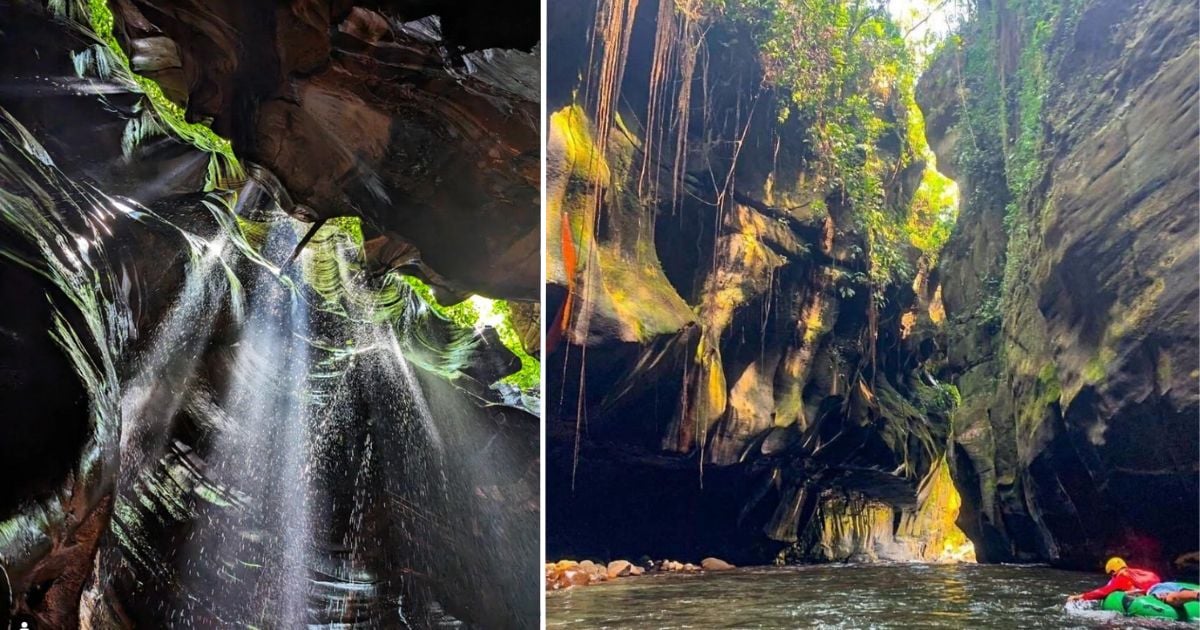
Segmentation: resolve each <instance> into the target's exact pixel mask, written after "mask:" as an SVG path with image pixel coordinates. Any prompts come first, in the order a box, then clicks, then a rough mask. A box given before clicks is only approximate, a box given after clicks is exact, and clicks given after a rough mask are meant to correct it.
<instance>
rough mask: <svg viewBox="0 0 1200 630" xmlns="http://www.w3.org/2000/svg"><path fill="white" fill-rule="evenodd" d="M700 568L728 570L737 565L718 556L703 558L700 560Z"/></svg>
mask: <svg viewBox="0 0 1200 630" xmlns="http://www.w3.org/2000/svg"><path fill="white" fill-rule="evenodd" d="M700 568H702V569H704V570H705V571H728V570H730V569H734V568H737V567H734V566H733V565H732V564H729V563H728V562H725V561H724V560H722V559H720V558H705V559H703V560H701V561H700Z"/></svg>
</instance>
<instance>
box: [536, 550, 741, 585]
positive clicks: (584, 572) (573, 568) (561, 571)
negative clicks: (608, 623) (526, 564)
mask: <svg viewBox="0 0 1200 630" xmlns="http://www.w3.org/2000/svg"><path fill="white" fill-rule="evenodd" d="M643 565H644V566H643ZM733 568H736V567H734V566H733V565H732V564H729V563H728V562H725V561H724V560H721V559H720V558H705V559H703V560H701V561H700V564H699V565H695V564H692V563H690V562H689V563H683V562H679V561H678V560H659V561H657V562H654V561H652V560H650V559H649V558H646V559H645V560H644V562H643V563H642V564H634V563H632V562H630V561H628V560H613V561H612V562H609V563H608V564H601V563H599V562H595V561H592V560H583V561H581V562H576V561H574V560H559V561H558V562H552V563H548V564H546V590H548V591H557V590H562V589H567V588H572V587H575V586H587V585H589V584H596V583H599V582H606V581H608V580H615V579H619V578H624V577H636V576H639V575H643V574H645V573H647V572H653V573H699V572H702V571H728V570H730V569H733Z"/></svg>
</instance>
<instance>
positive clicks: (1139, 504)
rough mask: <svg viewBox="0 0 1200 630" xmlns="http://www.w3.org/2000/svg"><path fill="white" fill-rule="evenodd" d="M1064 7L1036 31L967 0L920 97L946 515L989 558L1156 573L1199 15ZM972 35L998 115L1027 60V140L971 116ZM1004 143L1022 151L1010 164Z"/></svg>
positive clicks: (1191, 9)
mask: <svg viewBox="0 0 1200 630" xmlns="http://www.w3.org/2000/svg"><path fill="white" fill-rule="evenodd" d="M1064 7H1065V8H1064V13H1063V14H1061V16H1060V19H1057V20H1054V21H1053V22H1051V25H1050V27H1051V29H1052V31H1051V32H1050V35H1049V36H1048V37H1046V38H1045V39H1044V41H1035V39H1034V36H1033V35H1032V31H1033V27H1034V25H1033V24H1032V22H1033V21H1034V20H1036V19H1037V16H1036V15H1031V14H1033V13H1034V12H1033V11H1032V10H1031V9H1028V8H1019V7H1012V6H1006V4H1005V3H1003V2H998V3H981V8H980V11H981V16H979V17H977V18H976V19H975V20H974V21H973V22H972V23H971V24H969V25H967V27H966V28H965V29H964V33H963V37H964V41H963V42H962V43H961V45H949V46H947V48H946V49H945V50H944V51H943V52H942V53H941V54H940V56H939V57H938V58H937V59H936V60H935V61H934V63H933V66H932V67H931V68H930V69H929V70H928V71H927V72H926V73H925V77H924V78H923V79H922V81H921V84H920V86H919V88H918V93H917V94H918V99H919V100H920V101H921V104H922V107H923V109H924V110H925V111H926V114H927V120H928V121H929V125H928V128H927V132H928V134H929V139H930V144H931V145H932V146H933V148H934V150H935V151H936V153H937V155H938V158H939V164H941V165H943V170H944V171H947V172H948V173H949V174H950V175H951V176H952V177H954V178H955V179H956V180H957V181H958V183H959V184H960V186H961V187H962V193H963V194H962V197H963V200H964V206H963V208H962V212H961V215H960V218H959V223H958V225H957V227H956V229H955V232H954V235H953V237H952V238H951V241H950V243H949V245H948V246H947V248H946V252H945V253H944V255H943V258H942V262H941V265H940V274H941V279H942V289H943V293H942V295H943V299H944V302H945V307H946V313H947V317H948V321H949V327H948V330H947V336H948V340H947V360H948V364H947V372H948V374H947V375H948V376H952V377H953V378H954V380H955V381H956V382H957V383H958V385H959V389H960V391H961V393H962V397H963V405H962V407H960V408H959V409H958V411H957V412H956V413H955V415H954V439H955V443H956V446H955V453H956V455H957V456H956V457H955V459H954V463H955V476H956V480H957V482H958V484H959V486H960V488H962V490H963V495H964V497H965V498H966V500H967V502H968V504H969V508H970V509H968V510H964V516H963V519H962V524H963V526H964V528H965V529H966V531H967V532H968V534H970V535H971V536H972V538H973V539H974V540H975V543H976V547H977V550H978V551H979V553H980V556H981V557H982V558H985V559H987V560H991V561H1007V560H1011V559H1025V560H1033V559H1051V560H1054V561H1056V562H1059V563H1062V564H1065V565H1069V566H1077V567H1086V568H1093V567H1095V566H1097V564H1096V563H1097V562H1098V561H1100V560H1102V557H1104V556H1107V555H1111V554H1118V553H1121V554H1126V555H1127V556H1129V557H1132V558H1135V559H1136V560H1137V561H1138V562H1144V563H1150V564H1152V565H1153V566H1155V567H1158V568H1160V569H1166V568H1167V567H1168V565H1169V563H1170V562H1171V561H1172V560H1173V559H1174V558H1176V557H1177V556H1179V555H1180V554H1183V553H1185V552H1191V551H1195V550H1196V546H1197V538H1198V536H1200V532H1198V530H1197V524H1198V522H1200V514H1198V512H1197V496H1198V494H1200V487H1198V485H1197V479H1198V472H1200V471H1198V461H1200V459H1198V457H1197V449H1198V443H1197V414H1198V413H1200V407H1198V401H1200V398H1198V394H1200V391H1198V388H1197V378H1198V377H1200V372H1197V367H1198V361H1197V343H1198V340H1197V323H1198V322H1197V298H1198V283H1197V277H1196V270H1197V262H1198V258H1197V245H1198V243H1197V203H1198V197H1197V187H1196V182H1197V176H1198V175H1197V100H1196V93H1197V75H1196V72H1195V70H1196V58H1197V15H1196V12H1195V6H1194V5H1193V4H1192V3H1188V2H1172V1H1163V2H1117V1H1115V0H1098V1H1091V2H1083V3H1075V4H1074V5H1070V6H1068V5H1064ZM985 40H986V41H990V42H996V44H995V45H994V47H992V48H990V49H988V52H989V54H988V55H987V59H986V60H985V61H986V62H987V65H991V66H992V67H994V68H996V72H997V73H998V75H999V76H998V79H999V83H1000V85H1001V86H1002V87H1001V90H1003V91H1002V92H1000V98H1001V99H1003V106H1004V111H1005V112H1006V115H1004V116H1002V118H1003V119H1004V120H1008V121H1019V120H1020V119H1021V117H1022V116H1023V115H1027V114H1028V113H1029V109H1030V108H1031V107H1032V106H1033V105H1035V104H1036V103H1032V104H1031V100H1030V99H1028V98H1022V97H1021V92H1020V85H1021V83H1022V82H1023V81H1025V82H1028V81H1032V80H1034V79H1033V78H1031V70H1030V66H1027V65H1026V66H1022V65H1021V63H1020V62H1019V61H1018V60H1020V59H1022V58H1023V57H1022V56H1023V55H1025V56H1026V57H1024V58H1029V56H1037V57H1040V58H1042V59H1043V60H1044V61H1043V62H1042V63H1041V64H1038V65H1037V67H1038V68H1039V69H1040V71H1041V72H1044V76H1045V77H1046V89H1045V91H1044V101H1043V105H1042V110H1041V111H1042V113H1041V116H1040V117H1039V119H1038V125H1037V127H1036V128H1032V131H1033V132H1032V133H1026V134H1025V135H1021V134H1020V132H1019V131H1017V130H1016V127H1017V124H1015V123H1014V124H1011V125H1009V127H1008V129H1009V134H1008V137H1007V138H1005V137H1004V136H1003V134H1001V133H999V132H998V131H997V129H995V128H992V129H987V128H985V127H982V126H980V125H978V124H977V123H976V124H974V125H973V124H972V119H971V111H972V108H975V110H976V111H977V110H978V109H982V108H984V107H986V102H985V101H986V99H987V98H989V89H992V90H994V88H989V86H988V82H989V81H993V80H994V79H992V78H990V77H988V76H984V75H982V74H979V73H975V74H973V73H972V68H977V67H980V66H979V65H975V66H972V65H971V64H972V63H975V62H973V61H972V60H971V57H970V56H971V55H979V54H981V53H980V52H979V51H980V50H981V49H982V48H985V47H983V46H980V45H979V43H980V42H982V41H985ZM1035 46H1036V47H1038V48H1037V50H1033V51H1031V50H1030V49H1031V48H1032V47H1035ZM1022 140H1032V141H1033V142H1034V143H1035V145H1036V146H1037V147H1038V149H1037V152H1036V156H1037V159H1035V160H1033V161H1031V162H1025V163H1023V162H1020V161H1019V156H1020V149H1019V147H1018V144H1019V142H1021V141H1022ZM1026 163H1028V164H1031V166H1029V168H1030V169H1031V171H1032V173H1031V174H1030V175H1029V176H1028V180H1029V181H1030V182H1031V185H1030V186H1029V189H1028V191H1026V192H1024V193H1022V191H1021V190H1020V186H1019V184H1018V181H1017V180H1018V178H1020V177H1022V176H1023V175H1022V174H1021V173H1020V172H1019V169H1020V168H1023V167H1024V166H1025V164H1026ZM1006 206H1010V208H1009V210H1008V211H1007V214H1008V217H1007V218H1006Z"/></svg>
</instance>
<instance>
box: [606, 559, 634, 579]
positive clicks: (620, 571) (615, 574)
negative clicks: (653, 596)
mask: <svg viewBox="0 0 1200 630" xmlns="http://www.w3.org/2000/svg"><path fill="white" fill-rule="evenodd" d="M632 570H633V564H631V563H630V562H629V561H628V560H613V561H612V562H609V563H608V570H607V574H608V579H610V580H611V579H613V578H619V577H625V576H627V575H629V573H630V572H631V571H632Z"/></svg>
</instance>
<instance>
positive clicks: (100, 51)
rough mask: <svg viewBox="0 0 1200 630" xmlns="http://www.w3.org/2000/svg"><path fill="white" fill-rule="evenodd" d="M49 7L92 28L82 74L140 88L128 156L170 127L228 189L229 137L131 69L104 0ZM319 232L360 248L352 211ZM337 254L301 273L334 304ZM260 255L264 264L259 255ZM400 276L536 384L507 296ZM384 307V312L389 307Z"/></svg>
mask: <svg viewBox="0 0 1200 630" xmlns="http://www.w3.org/2000/svg"><path fill="white" fill-rule="evenodd" d="M50 7H51V9H52V10H54V11H55V12H56V13H57V14H58V15H60V16H65V17H68V18H70V19H72V20H75V21H76V22H78V23H80V24H82V25H84V26H86V27H88V28H90V29H91V30H92V31H93V32H94V33H95V34H96V36H97V37H98V38H99V39H100V40H101V41H102V42H103V44H104V45H103V46H101V45H97V46H95V47H93V48H90V49H87V50H85V51H82V52H81V53H79V54H77V55H76V58H75V64H76V70H77V71H78V72H79V73H80V74H81V75H82V74H83V73H84V72H86V71H89V70H91V71H94V72H95V73H96V74H97V76H99V77H100V78H102V79H120V80H125V81H126V82H131V83H132V84H133V85H131V87H134V86H136V88H137V90H138V91H140V92H141V93H142V94H143V96H144V99H143V100H142V102H141V103H140V104H139V108H140V112H141V115H140V116H139V117H137V118H133V119H130V120H129V121H128V123H127V126H126V129H125V134H124V137H123V138H122V148H123V150H124V151H125V153H126V155H130V154H131V153H132V150H133V148H134V147H135V146H136V145H137V144H138V143H139V142H141V141H142V140H143V139H145V138H149V137H152V136H154V135H167V134H171V135H174V136H176V137H178V138H180V139H181V140H183V141H184V142H187V143H189V144H191V145H192V146H195V147H196V148H198V149H200V150H202V151H205V152H207V153H209V154H210V160H209V167H208V169H209V171H208V178H207V182H206V190H208V191H213V190H224V189H229V188H231V187H234V186H236V185H237V183H238V182H240V181H241V180H242V179H243V178H244V173H243V171H242V167H241V165H240V163H239V162H238V160H237V157H236V156H235V155H234V153H233V146H232V145H231V144H230V142H229V140H227V139H225V138H222V137H221V136H219V135H217V134H216V132H214V131H213V130H212V129H211V128H210V127H208V126H206V125H203V124H199V123H189V122H187V119H186V116H185V112H184V110H183V108H182V107H180V106H179V105H178V104H176V103H174V102H173V101H171V100H170V99H168V98H167V96H166V94H165V93H164V92H163V90H162V87H161V86H159V85H158V83H156V82H155V81H153V80H152V79H149V78H146V77H143V76H139V75H137V74H134V73H133V72H132V71H131V70H130V66H129V57H128V55H126V54H125V51H124V50H122V49H121V46H120V45H119V43H118V42H117V39H116V35H115V34H114V33H113V28H114V24H115V21H114V18H113V14H112V11H111V9H110V8H109V6H108V0H51V2H50ZM222 210H224V211H222ZM227 212H228V208H223V209H222V208H218V209H217V211H216V212H215V213H214V214H215V215H217V216H218V217H219V218H226V217H232V214H227ZM226 227H227V228H229V229H231V230H235V231H236V232H237V233H238V234H240V235H242V237H243V238H244V240H245V241H246V243H247V246H246V247H243V248H242V249H243V253H245V254H247V255H249V256H251V257H253V258H258V256H257V253H256V252H255V251H254V248H253V247H252V246H250V245H249V244H252V243H254V242H256V241H261V239H262V238H263V237H264V235H265V231H264V230H265V228H264V226H262V225H260V224H254V223H252V222H248V221H245V220H242V219H240V218H236V217H235V218H233V219H232V220H231V221H229V225H227V226H226ZM322 234H323V235H325V236H324V237H322V238H315V239H314V240H313V242H312V243H310V247H321V246H323V245H324V244H325V243H324V242H325V241H327V240H328V239H329V238H330V236H331V235H334V234H338V235H342V236H344V237H346V238H347V239H349V241H350V243H351V244H352V245H354V246H356V247H358V248H359V249H361V248H362V244H363V235H362V226H361V223H360V221H359V219H358V218H357V217H338V218H334V219H331V220H330V221H329V223H328V224H327V225H326V226H325V228H323V229H322ZM340 260H341V258H340V257H337V256H320V257H314V258H313V261H312V262H311V263H310V267H311V268H309V269H306V270H305V277H306V280H309V281H311V282H313V283H314V284H313V287H314V289H315V290H316V291H317V292H318V293H319V294H322V295H324V296H325V297H326V300H327V301H329V302H330V304H331V305H332V307H333V308H336V304H335V303H336V299H331V297H330V296H333V295H335V294H338V295H340V294H341V291H340V290H339V289H340V269H338V268H337V267H336V266H337V265H338V264H340V263H339V261H340ZM259 262H260V263H264V264H265V263H266V261H262V260H261V258H260V259H259ZM314 265H315V266H314ZM231 279H234V278H231ZM234 280H235V279H234ZM405 281H406V282H407V284H408V285H409V286H410V287H412V288H413V290H414V292H415V293H416V294H417V295H418V297H420V299H421V300H422V301H423V302H424V303H426V304H427V305H429V307H430V309H431V310H432V311H433V312H435V313H436V314H437V315H438V316H440V317H442V318H444V319H447V320H449V321H451V322H453V323H455V324H457V325H458V326H460V327H463V328H466V329H471V330H478V328H479V325H480V323H479V322H480V320H481V319H483V320H485V321H494V327H495V329H496V332H497V334H498V335H499V337H500V341H501V342H502V343H503V344H504V346H505V347H506V348H508V349H509V350H510V351H512V352H513V353H514V354H515V355H516V356H517V358H518V359H520V361H521V369H520V371H518V372H516V373H514V374H512V375H510V376H508V377H505V378H504V379H503V380H502V382H504V383H509V384H511V385H514V386H516V387H519V388H521V389H522V390H525V391H533V390H536V389H537V388H538V387H539V382H540V365H539V364H538V361H537V360H536V359H534V358H533V357H531V356H529V354H528V353H527V352H525V349H524V347H523V345H522V344H521V339H520V335H519V334H518V333H517V331H516V329H515V328H514V327H513V325H512V321H511V317H512V314H511V311H510V310H509V307H508V304H507V303H506V302H504V301H492V300H485V299H483V298H472V299H471V300H468V301H465V302H462V303H460V304H457V305H454V306H450V307H443V306H441V305H440V304H438V302H437V300H436V299H435V298H434V297H433V293H432V291H430V290H429V287H427V286H425V285H424V284H423V283H421V282H420V281H419V280H417V279H416V278H411V277H405ZM391 293H392V292H391V291H388V290H387V289H386V288H385V289H384V290H383V291H382V292H381V295H378V296H376V299H377V301H384V302H386V301H387V300H388V299H389V296H391ZM391 297H394V296H391ZM384 312H388V311H387V309H386V308H385V309H384Z"/></svg>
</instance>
